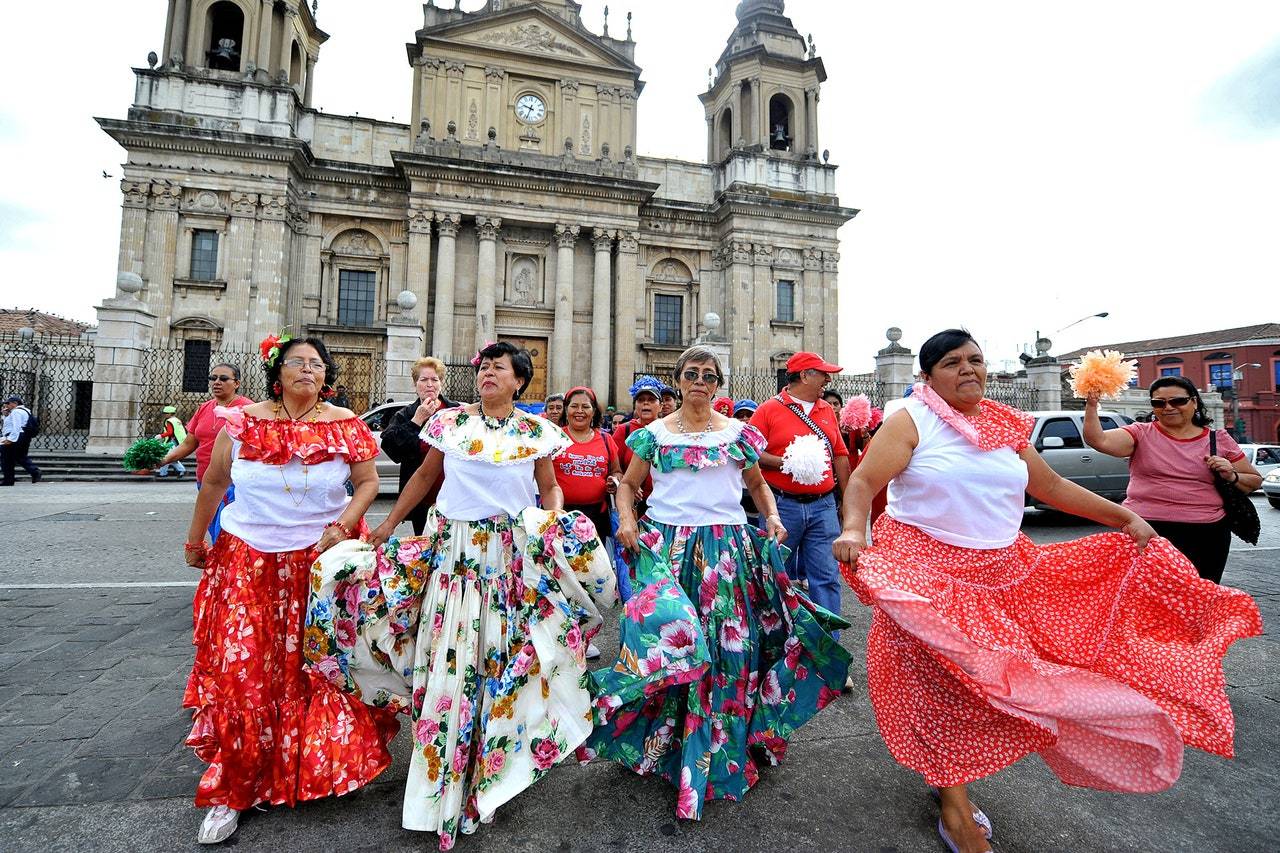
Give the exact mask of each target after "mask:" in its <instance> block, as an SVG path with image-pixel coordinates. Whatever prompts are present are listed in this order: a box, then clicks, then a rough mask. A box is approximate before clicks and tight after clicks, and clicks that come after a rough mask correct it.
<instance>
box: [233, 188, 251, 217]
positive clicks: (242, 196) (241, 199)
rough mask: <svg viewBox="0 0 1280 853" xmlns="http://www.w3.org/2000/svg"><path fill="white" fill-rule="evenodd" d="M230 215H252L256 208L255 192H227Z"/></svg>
mask: <svg viewBox="0 0 1280 853" xmlns="http://www.w3.org/2000/svg"><path fill="white" fill-rule="evenodd" d="M227 200H228V201H229V202H230V203H231V215H232V216H253V215H254V214H255V213H256V212H257V210H258V194H257V193H240V192H232V193H228V194H227Z"/></svg>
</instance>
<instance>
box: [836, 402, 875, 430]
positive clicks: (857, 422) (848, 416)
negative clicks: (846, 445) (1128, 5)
mask: <svg viewBox="0 0 1280 853" xmlns="http://www.w3.org/2000/svg"><path fill="white" fill-rule="evenodd" d="M871 411H872V406H871V400H869V399H868V398H867V395H866V394H858V395H856V396H853V397H850V398H849V402H847V403H845V404H844V408H843V409H841V410H840V429H841V430H843V431H844V432H853V431H854V430H860V429H867V428H868V426H870V424H871Z"/></svg>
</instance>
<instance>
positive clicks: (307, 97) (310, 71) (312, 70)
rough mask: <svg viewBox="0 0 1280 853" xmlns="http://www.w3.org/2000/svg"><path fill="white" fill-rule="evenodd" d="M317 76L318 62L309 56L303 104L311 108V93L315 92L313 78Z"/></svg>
mask: <svg viewBox="0 0 1280 853" xmlns="http://www.w3.org/2000/svg"><path fill="white" fill-rule="evenodd" d="M315 76H316V61H315V59H314V58H313V57H311V56H310V55H308V56H307V84H306V86H304V87H303V90H302V103H303V104H305V105H306V106H308V107H309V106H311V93H312V92H314V91H315V86H314V85H313V84H312V82H311V81H312V78H313V77H315Z"/></svg>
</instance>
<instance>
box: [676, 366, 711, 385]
mask: <svg viewBox="0 0 1280 853" xmlns="http://www.w3.org/2000/svg"><path fill="white" fill-rule="evenodd" d="M680 375H681V376H682V377H684V381H685V382H697V381H698V380H699V379H701V380H702V381H703V382H704V383H705V384H707V385H719V384H720V376H719V374H716V373H711V372H710V371H708V372H706V373H703V374H702V375H701V376H699V374H698V371H696V370H692V369H690V370H686V371H685V372H684V373H681V374H680Z"/></svg>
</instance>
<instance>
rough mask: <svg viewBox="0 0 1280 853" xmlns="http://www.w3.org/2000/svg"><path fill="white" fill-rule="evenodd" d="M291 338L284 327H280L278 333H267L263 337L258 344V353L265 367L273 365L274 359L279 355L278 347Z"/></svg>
mask: <svg viewBox="0 0 1280 853" xmlns="http://www.w3.org/2000/svg"><path fill="white" fill-rule="evenodd" d="M291 340H293V336H292V335H290V334H289V333H288V332H287V331H285V330H284V329H281V330H280V334H278V335H267V336H266V337H265V338H263V339H262V343H260V344H258V353H259V354H260V355H261V356H262V363H263V364H264V365H266V366H267V367H274V366H275V363H276V359H277V358H279V357H280V348H281V347H282V346H284V345H285V344H287V343H289V341H291Z"/></svg>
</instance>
